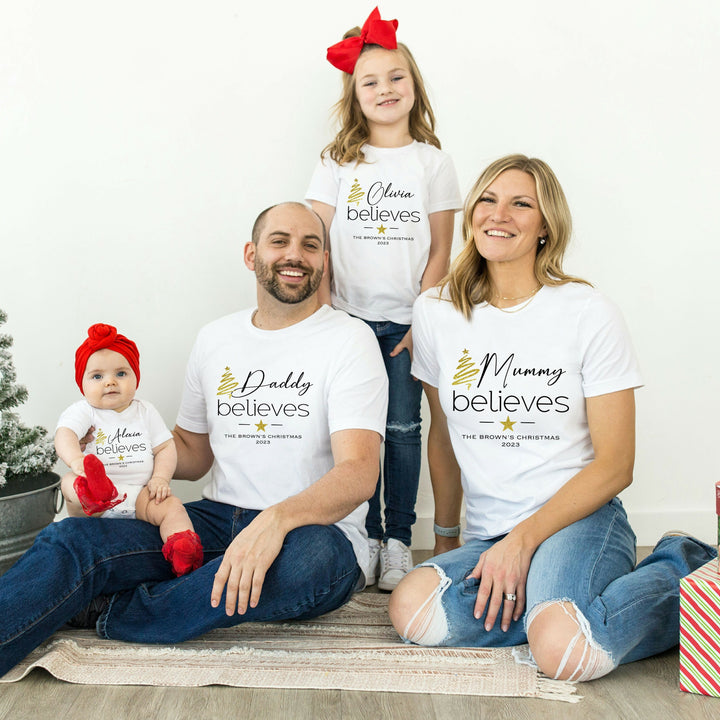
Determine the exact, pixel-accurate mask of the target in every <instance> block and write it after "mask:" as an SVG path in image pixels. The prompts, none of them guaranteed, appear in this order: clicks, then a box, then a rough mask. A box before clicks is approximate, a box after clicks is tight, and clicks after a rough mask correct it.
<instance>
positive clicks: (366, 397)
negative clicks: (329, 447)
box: [328, 320, 388, 437]
mask: <svg viewBox="0 0 720 720" xmlns="http://www.w3.org/2000/svg"><path fill="white" fill-rule="evenodd" d="M353 327H354V329H355V330H356V331H357V332H356V334H355V333H354V334H353V336H352V337H351V338H348V340H349V341H348V342H346V343H345V344H344V347H343V352H342V354H341V355H340V356H339V357H338V358H337V359H336V360H337V362H336V363H335V367H336V370H335V371H334V372H333V374H332V376H331V378H330V380H329V388H328V425H329V429H330V433H331V434H332V433H334V432H337V431H339V430H350V429H362V430H375V431H376V432H377V433H379V434H380V435H381V436H383V437H384V436H385V425H386V422H387V404H388V379H387V373H386V372H385V365H384V363H383V360H382V356H381V354H380V348H379V346H378V343H377V340H376V339H375V336H374V335H373V333H372V331H371V330H370V328H368V327H367V326H366V325H365V324H364V323H362V322H361V321H359V320H358V321H356V322H353Z"/></svg>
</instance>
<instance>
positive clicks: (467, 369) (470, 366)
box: [452, 350, 480, 390]
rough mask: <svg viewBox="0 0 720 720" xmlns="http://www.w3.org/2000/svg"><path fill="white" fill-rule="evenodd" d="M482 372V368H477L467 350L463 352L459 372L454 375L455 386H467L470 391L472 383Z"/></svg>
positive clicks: (459, 362)
mask: <svg viewBox="0 0 720 720" xmlns="http://www.w3.org/2000/svg"><path fill="white" fill-rule="evenodd" d="M479 372H480V368H477V367H475V363H474V362H473V359H472V358H471V357H470V353H469V352H468V351H467V350H463V351H462V356H461V357H460V360H458V366H457V371H456V373H455V374H454V375H453V383H452V384H453V385H467V387H468V390H469V389H470V388H471V387H472V383H471V382H470V381H471V380H472V378H474V377H475V376H476V375H477V374H478V373H479Z"/></svg>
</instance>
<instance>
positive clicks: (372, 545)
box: [367, 538, 382, 587]
mask: <svg viewBox="0 0 720 720" xmlns="http://www.w3.org/2000/svg"><path fill="white" fill-rule="evenodd" d="M380 548H382V543H381V542H380V541H379V540H374V539H373V538H368V550H369V551H370V565H369V569H368V575H367V587H370V586H371V585H374V584H375V582H376V581H377V574H378V567H379V565H380Z"/></svg>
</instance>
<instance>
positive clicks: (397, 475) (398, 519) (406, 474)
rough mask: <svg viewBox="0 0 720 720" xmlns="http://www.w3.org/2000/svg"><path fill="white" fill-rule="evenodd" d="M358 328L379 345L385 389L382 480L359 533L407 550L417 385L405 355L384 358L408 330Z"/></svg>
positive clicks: (416, 476) (415, 474)
mask: <svg viewBox="0 0 720 720" xmlns="http://www.w3.org/2000/svg"><path fill="white" fill-rule="evenodd" d="M364 322H365V323H367V324H368V325H369V326H370V328H371V329H372V331H373V332H374V333H375V336H376V337H377V340H378V343H379V344H380V352H381V353H382V357H383V361H384V363H385V370H386V371H387V374H388V380H389V383H390V386H389V387H390V389H389V394H388V416H387V427H386V429H385V458H384V461H383V471H382V478H378V483H377V486H376V488H375V493H374V495H373V496H372V498H370V503H369V507H368V514H367V518H366V520H365V527H366V529H367V532H368V537H370V538H374V539H376V540H387V539H388V538H395V539H396V540H400V541H401V542H403V543H405V545H410V541H411V538H412V530H411V528H412V526H413V524H414V523H415V500H416V499H417V491H418V482H419V480H420V456H421V439H420V401H421V399H422V383H421V382H419V381H417V380H415V379H414V378H413V377H412V376H411V375H410V364H411V360H410V353H409V352H408V351H407V350H403V351H402V352H401V353H400V354H399V355H396V356H395V357H390V353H391V352H392V350H393V348H394V347H395V346H396V345H397V344H398V343H399V342H400V341H401V340H402V339H403V337H404V335H405V334H406V333H407V331H408V330H409V329H410V326H409V325H398V324H397V323H393V322H389V321H382V322H375V321H371V320H365V321H364ZM383 484H384V487H383V500H384V502H385V530H384V531H383V526H382V521H381V517H380V488H381V485H383Z"/></svg>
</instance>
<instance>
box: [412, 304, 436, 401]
mask: <svg viewBox="0 0 720 720" xmlns="http://www.w3.org/2000/svg"><path fill="white" fill-rule="evenodd" d="M428 292H433V291H432V290H429V291H428ZM433 301H434V302H436V303H437V302H439V301H438V300H437V299H436V298H432V299H431V298H430V297H429V296H428V294H427V293H423V294H422V295H420V296H419V297H418V299H417V300H416V301H415V304H414V305H413V319H412V337H413V362H412V368H411V372H412V374H413V376H414V377H416V378H417V379H418V380H421V381H422V382H426V383H428V385H432V386H433V387H437V386H438V383H439V379H440V366H439V364H438V358H437V355H436V353H435V350H434V343H433V336H432V334H431V327H430V320H429V318H428V309H429V303H430V302H433Z"/></svg>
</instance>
